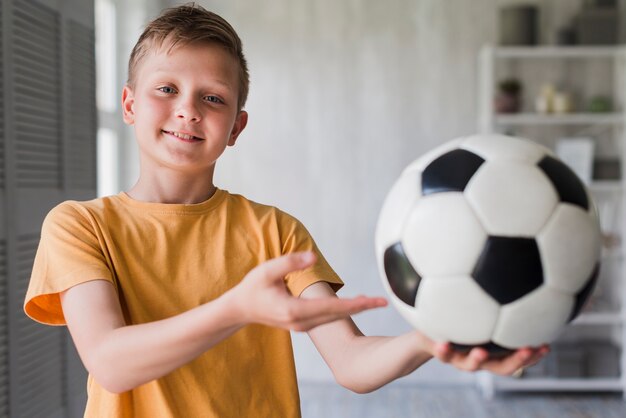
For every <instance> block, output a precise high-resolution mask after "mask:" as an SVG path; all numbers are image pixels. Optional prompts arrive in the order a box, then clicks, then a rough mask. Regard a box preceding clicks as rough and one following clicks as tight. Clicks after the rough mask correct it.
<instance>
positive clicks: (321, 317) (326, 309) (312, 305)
mask: <svg viewBox="0 0 626 418" xmlns="http://www.w3.org/2000/svg"><path fill="white" fill-rule="evenodd" d="M383 306H387V301H386V300H385V299H384V298H378V297H374V298H371V297H365V296H359V297H356V298H353V299H340V298H334V297H333V298H320V299H293V300H291V302H290V318H289V319H288V324H287V326H288V328H290V329H292V330H294V331H308V330H310V329H313V328H315V327H317V326H319V325H322V324H326V323H328V322H333V321H336V320H338V319H341V318H346V317H348V316H350V315H354V314H357V313H359V312H363V311H365V310H368V309H374V308H380V307H383Z"/></svg>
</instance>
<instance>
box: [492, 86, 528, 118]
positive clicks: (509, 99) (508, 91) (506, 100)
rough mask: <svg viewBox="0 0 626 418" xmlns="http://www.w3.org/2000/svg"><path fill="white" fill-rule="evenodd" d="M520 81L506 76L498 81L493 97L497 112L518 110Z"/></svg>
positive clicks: (519, 106) (520, 97) (520, 100)
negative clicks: (494, 97) (496, 90)
mask: <svg viewBox="0 0 626 418" xmlns="http://www.w3.org/2000/svg"><path fill="white" fill-rule="evenodd" d="M521 93H522V83H521V82H520V81H519V80H518V79H516V78H508V79H506V80H502V81H501V82H500V83H498V93H497V95H496V99H495V108H496V112H497V113H516V112H519V110H520V108H521V104H522V95H521Z"/></svg>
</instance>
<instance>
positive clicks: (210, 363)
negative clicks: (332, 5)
mask: <svg viewBox="0 0 626 418" xmlns="http://www.w3.org/2000/svg"><path fill="white" fill-rule="evenodd" d="M247 92H248V72H247V66H246V61H245V58H244V56H243V53H242V48H241V42H240V40H239V38H238V36H237V35H236V33H235V32H234V30H233V29H232V27H231V26H230V25H229V24H228V23H227V22H225V21H224V20H223V19H222V18H220V17H219V16H217V15H215V14H213V13H210V12H208V11H206V10H204V9H202V8H201V7H197V6H194V5H186V6H180V7H177V8H173V9H170V10H168V11H166V12H165V13H164V14H162V15H161V16H160V17H158V18H157V19H155V20H154V21H153V22H151V23H150V24H149V25H148V26H147V28H146V29H145V31H144V32H143V34H142V35H141V37H140V38H139V40H138V42H137V45H136V46H135V48H134V50H133V52H132V54H131V57H130V62H129V79H128V83H127V85H126V86H125V87H124V90H123V92H122V104H123V114H124V121H125V122H126V123H127V124H129V125H133V126H134V129H135V135H136V138H137V141H138V144H139V148H140V163H141V170H140V177H139V179H138V181H137V183H136V184H135V185H134V186H133V187H132V188H131V189H130V190H129V191H127V192H122V193H120V194H119V195H117V196H110V197H105V198H101V199H96V200H92V201H89V202H71V201H70V202H64V203H62V204H60V205H59V206H57V207H56V208H54V209H53V210H52V211H51V212H50V213H49V215H48V216H47V218H46V220H45V221H44V225H43V227H42V235H41V242H40V247H39V249H38V252H37V256H36V259H35V264H34V267H33V273H32V277H31V283H30V286H29V289H28V293H27V295H26V300H25V311H26V313H27V314H28V315H29V316H31V317H32V318H33V319H35V320H37V321H41V322H44V323H48V324H56V325H63V324H66V325H67V326H68V329H69V331H70V333H71V335H72V338H73V340H74V343H75V345H76V347H77V349H78V352H79V354H80V356H81V359H82V361H83V363H84V364H85V367H86V368H87V370H88V371H89V381H88V395H89V399H88V403H87V408H86V412H85V416H87V417H107V418H112V417H135V418H140V417H150V418H153V417H185V418H186V417H231V416H232V417H298V416H300V410H299V400H298V392H297V384H296V376H295V368H294V364H293V354H292V351H291V350H292V349H291V343H290V336H289V330H296V331H307V332H308V333H309V335H310V337H311V339H312V340H313V342H314V344H315V346H316V347H317V349H318V350H319V351H320V353H321V354H322V356H323V358H324V360H325V361H326V363H327V364H328V365H329V367H330V368H331V370H332V371H333V373H334V375H335V377H336V379H337V381H338V382H339V383H340V384H342V385H343V386H345V387H347V388H349V389H351V390H354V391H356V392H360V393H362V392H368V391H372V390H374V389H376V388H378V387H380V386H382V385H384V384H386V383H388V382H390V381H392V380H394V379H396V378H398V377H400V376H404V375H406V374H408V373H410V372H412V371H413V370H415V369H416V368H417V367H419V366H420V365H421V364H423V363H424V362H425V361H427V360H428V359H430V358H431V357H432V356H436V357H438V358H439V359H441V360H442V361H444V362H449V363H451V364H453V365H454V366H456V367H458V368H461V369H466V370H477V369H479V368H480V369H486V370H491V371H493V372H495V373H501V374H510V373H512V372H513V371H515V370H516V369H518V368H520V367H523V366H526V365H529V364H532V363H533V362H536V361H538V360H539V358H540V357H541V356H543V355H544V354H545V352H546V350H547V348H546V347H542V348H540V349H522V350H518V351H517V352H516V353H514V354H512V355H510V356H508V357H506V358H501V359H490V358H488V356H487V353H486V352H485V351H484V350H481V349H474V350H472V351H471V352H470V353H469V354H461V353H455V352H453V351H452V350H451V349H450V348H449V346H448V345H446V344H435V343H434V342H432V341H430V340H429V339H427V338H426V337H424V336H422V335H421V334H419V333H418V332H411V333H408V334H406V335H402V336H399V337H364V336H363V335H362V334H361V333H360V331H359V330H358V329H357V327H356V325H355V324H354V323H353V322H352V320H351V319H350V318H349V315H351V314H355V313H358V312H360V311H363V310H366V309H371V308H376V307H381V306H384V305H385V304H386V302H385V300H384V299H381V298H368V297H357V298H354V299H339V298H337V297H336V296H335V291H336V290H337V289H339V288H340V287H341V286H342V282H341V280H340V279H339V278H338V277H337V275H336V274H335V273H334V272H333V271H332V269H331V268H330V267H329V266H328V264H327V263H326V261H325V260H324V258H323V257H322V256H321V254H320V253H319V250H318V249H317V247H316V246H315V243H314V242H313V240H312V238H311V237H310V236H309V234H308V232H307V231H306V230H305V228H304V227H303V226H302V225H301V224H300V223H299V222H298V221H297V220H296V219H294V218H293V217H291V216H289V215H287V214H285V213H284V212H281V211H280V210H278V209H276V208H273V207H269V206H264V205H260V204H257V203H254V202H251V201H249V200H247V199H245V198H244V197H242V196H239V195H234V194H230V193H228V192H227V191H225V190H220V189H217V188H216V187H215V186H214V185H213V173H214V169H215V162H216V161H217V159H218V158H219V157H220V155H221V154H222V152H223V151H224V149H225V148H226V146H233V145H234V144H235V142H236V140H237V138H238V136H239V134H240V133H241V132H242V131H243V129H244V128H245V126H246V122H247V117H248V116H247V113H246V112H245V111H244V110H243V108H244V105H245V101H246V97H247Z"/></svg>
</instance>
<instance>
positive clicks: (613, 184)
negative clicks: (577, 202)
mask: <svg viewBox="0 0 626 418" xmlns="http://www.w3.org/2000/svg"><path fill="white" fill-rule="evenodd" d="M588 187H589V189H590V190H591V191H592V192H604V193H619V192H621V191H622V189H623V187H622V182H621V181H620V180H594V181H592V182H591V184H589V185H588Z"/></svg>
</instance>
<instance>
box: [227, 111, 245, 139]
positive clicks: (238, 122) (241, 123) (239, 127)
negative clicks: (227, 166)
mask: <svg viewBox="0 0 626 418" xmlns="http://www.w3.org/2000/svg"><path fill="white" fill-rule="evenodd" d="M247 124H248V112H246V111H245V110H242V111H240V112H239V114H238V115H237V118H236V119H235V124H234V125H233V130H232V131H231V132H230V138H229V139H228V145H229V146H231V147H232V146H233V145H235V142H236V141H237V137H239V134H240V133H241V132H242V131H243V130H244V128H245V127H246V125H247Z"/></svg>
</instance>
